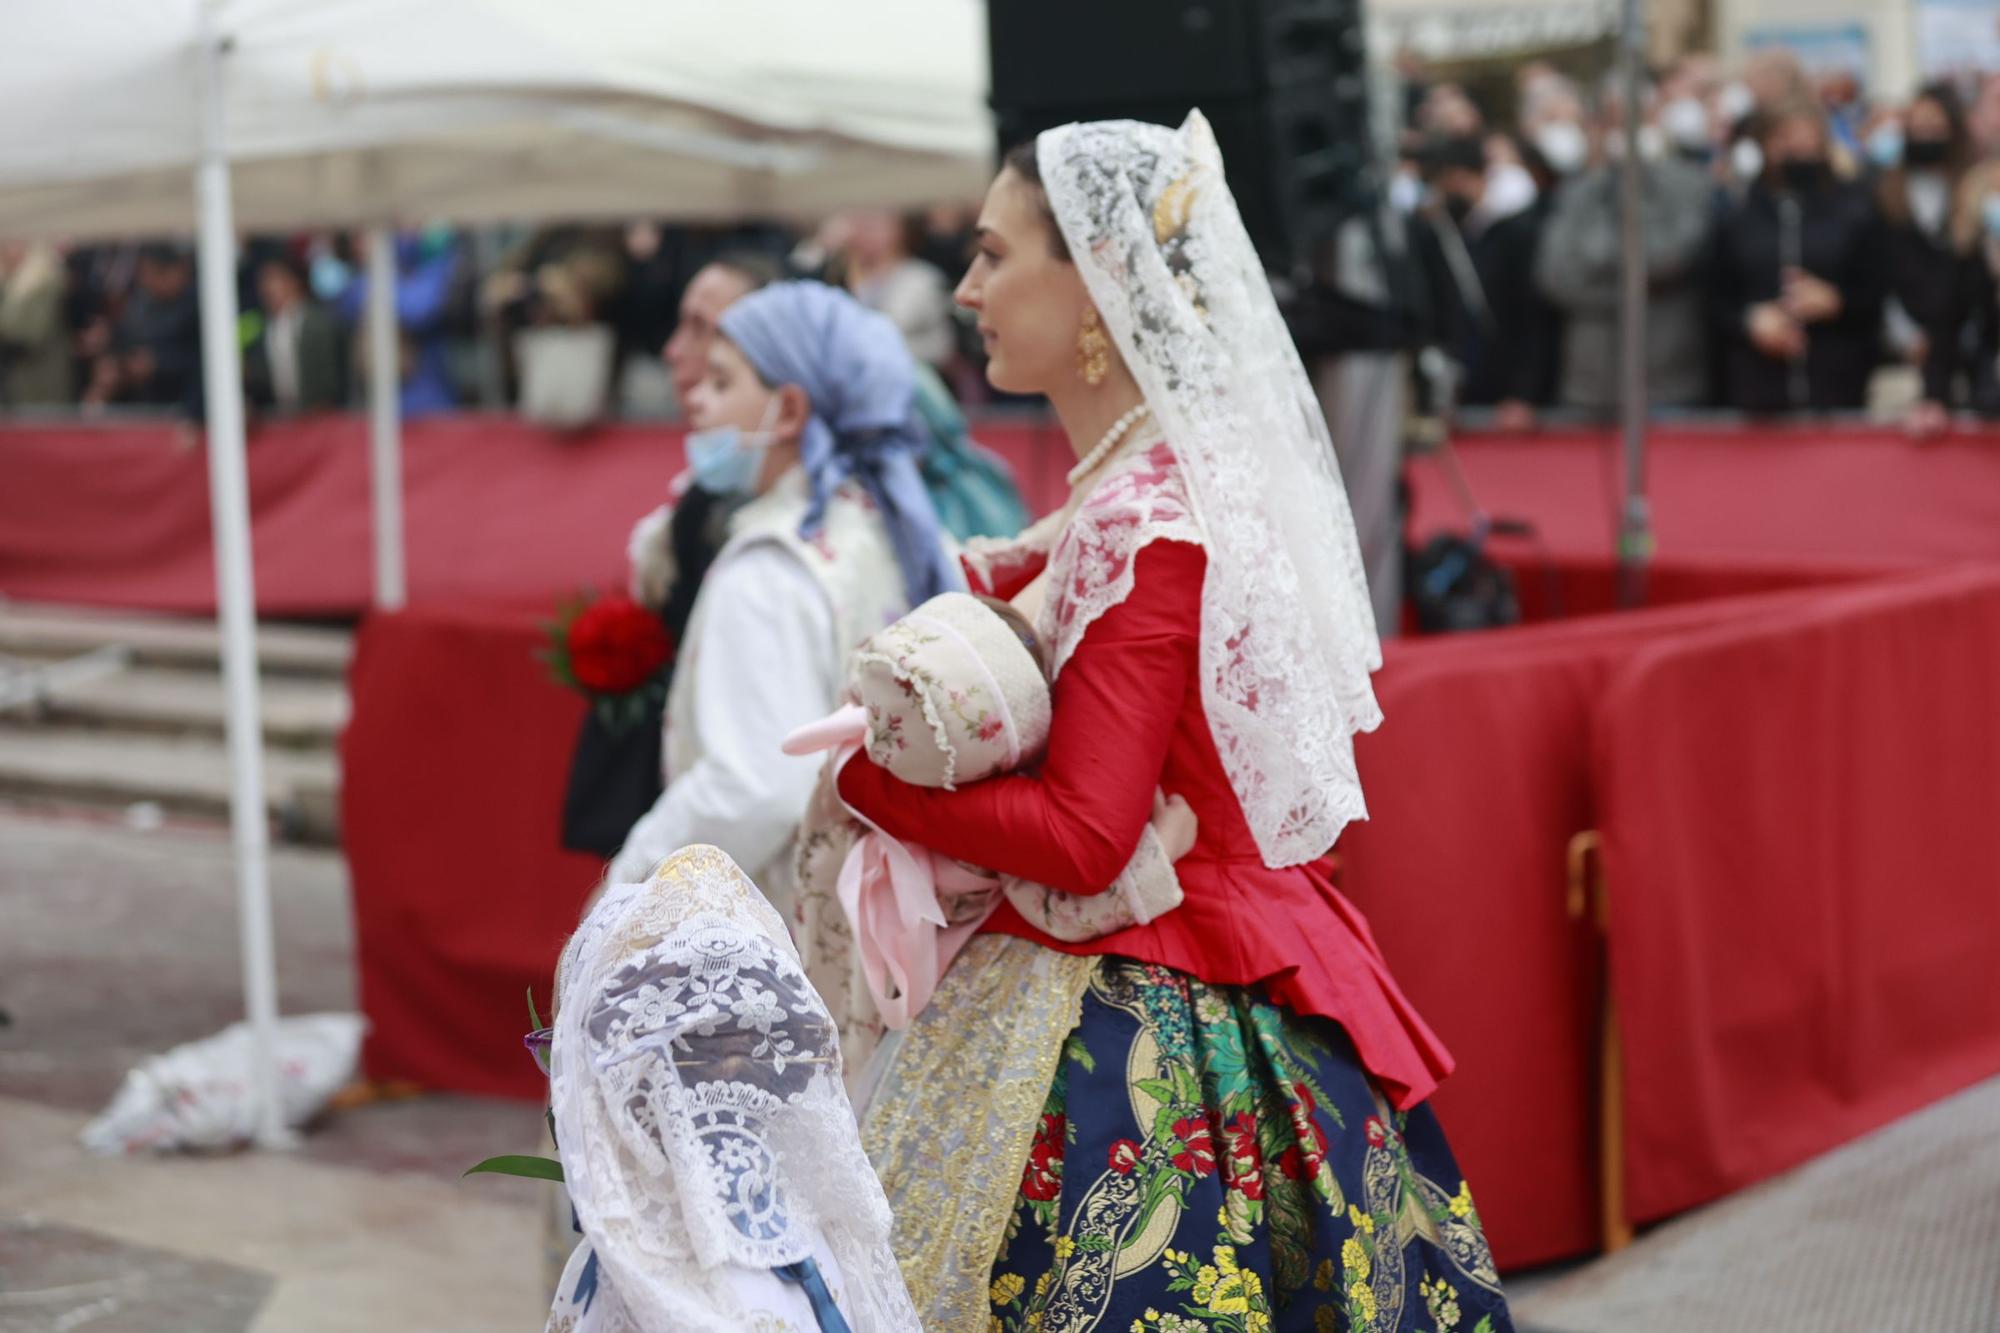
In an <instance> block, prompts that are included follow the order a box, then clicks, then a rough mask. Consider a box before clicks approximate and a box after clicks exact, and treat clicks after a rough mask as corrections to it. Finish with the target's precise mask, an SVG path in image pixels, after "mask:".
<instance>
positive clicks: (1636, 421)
mask: <svg viewBox="0 0 2000 1333" xmlns="http://www.w3.org/2000/svg"><path fill="white" fill-rule="evenodd" d="M1624 8H1625V15H1624V30H1623V32H1622V33H1621V34H1620V37H1621V41H1620V43H1619V64H1620V68H1619V75H1620V81H1621V82H1622V83H1623V85H1624V93H1625V160H1624V164H1623V167H1622V169H1621V170H1620V172H1619V180H1618V206H1619V217H1620V222H1621V232H1622V236H1621V241H1620V250H1621V259H1622V261H1623V263H1622V266H1621V267H1622V277H1623V279H1624V281H1623V283H1622V288H1623V290H1622V293H1621V296H1620V300H1619V305H1618V313H1619V343H1618V345H1619V352H1620V358H1621V364H1620V366H1619V392H1618V416H1619V424H1620V426H1621V433H1622V435H1623V437H1624V446H1625V486H1624V491H1625V495H1624V504H1623V506H1622V510H1621V512H1620V514H1619V519H1618V603H1619V605H1620V606H1628V607H1630V606H1639V605H1641V604H1643V603H1644V602H1645V600H1646V566H1647V564H1648V562H1650V560H1651V559H1652V555H1653V523H1652V507H1651V505H1650V504H1649V503H1648V501H1647V498H1646V232H1645V219H1644V218H1643V216H1642V215H1641V214H1642V203H1641V195H1642V188H1641V182H1640V172H1641V170H1642V166H1643V164H1642V163H1641V162H1640V161H1639V119H1640V116H1641V115H1642V114H1643V111H1644V108H1643V106H1642V105H1641V103H1642V101H1643V98H1644V91H1643V89H1642V87H1641V84H1642V83H1643V81H1644V61H1645V46H1646V15H1645V0H1624Z"/></svg>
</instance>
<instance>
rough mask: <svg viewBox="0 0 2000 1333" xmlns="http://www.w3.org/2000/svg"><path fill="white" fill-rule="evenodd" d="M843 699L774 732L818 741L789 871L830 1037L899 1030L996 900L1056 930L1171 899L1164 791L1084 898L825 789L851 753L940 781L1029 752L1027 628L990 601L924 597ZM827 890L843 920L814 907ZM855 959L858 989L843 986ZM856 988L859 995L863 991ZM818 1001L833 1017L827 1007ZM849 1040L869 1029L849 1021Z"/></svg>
mask: <svg viewBox="0 0 2000 1333" xmlns="http://www.w3.org/2000/svg"><path fill="white" fill-rule="evenodd" d="M848 697H849V698H850V699H851V700H852V701H853V702H851V703H849V704H848V706H846V707H845V708H843V709H841V710H840V711H839V712H837V713H835V714H834V715H833V716H831V717H829V718H827V719H825V720H824V721H821V722H816V723H814V724H812V725H811V726H808V727H803V728H801V729H800V730H799V731H797V732H795V733H794V734H793V735H792V736H791V737H790V738H788V739H787V741H786V742H785V749H786V751H787V752H788V753H792V754H808V753H813V752H815V751H821V750H830V751H832V756H831V758H830V760H829V762H828V763H827V766H826V769H825V771H824V773H823V774H822V776H821V781H820V787H819V790H818V792H817V793H816V794H815V796H814V799H813V802H812V805H811V807H810V808H809V810H808V812H807V815H806V819H805V823H804V825H803V826H802V828H801V830H800V837H799V842H798V847H799V851H798V867H797V868H798V879H799V901H800V904H801V915H802V917H815V916H816V917H817V918H818V919H816V920H805V921H802V924H803V925H804V926H805V927H806V929H805V930H804V931H803V932H802V934H804V935H805V936H806V939H805V943H806V952H807V955H808V966H809V971H812V972H814V973H815V974H816V975H815V976H814V984H815V985H819V986H820V987H821V991H822V994H823V995H824V994H825V992H826V990H827V988H828V986H829V985H831V986H832V987H833V988H834V989H836V990H843V989H844V990H845V991H846V992H847V993H848V995H847V998H848V1005H847V1008H848V1010H849V1018H848V1021H845V1022H843V1023H842V1029H843V1032H842V1036H843V1040H846V1039H847V1035H848V1031H849V1029H850V1028H857V1029H858V1028H866V1027H867V1026H869V1024H870V1023H871V1022H877V1023H879V1024H885V1025H886V1026H888V1027H890V1028H903V1027H906V1026H907V1025H908V1024H909V1021H910V1020H911V1019H912V1018H914V1017H915V1016H916V1015H917V1014H918V1013H919V1012H920V1011H921V1010H922V1009H923V1007H924V1005H925V1003H927V1002H928V1001H929V999H930V996H931V992H932V991H933V990H934V989H935V988H936V985H937V982H938V980H939V979H940V978H941V977H942V976H943V975H944V972H945V969H946V968H947V967H949V966H950V964H951V960H952V957H953V956H954V955H955V954H956V953H957V952H958V950H959V949H960V948H961V947H963V945H964V944H965V942H966V941H967V940H968V939H970V938H971V937H972V935H973V934H974V933H975V932H976V931H977V930H978V928H979V926H980V924H981V923H982V922H983V921H984V920H985V919H986V917H987V916H988V915H989V914H990V913H991V912H992V910H993V909H994V908H995V907H996V906H997V905H998V904H999V902H1000V900H1001V898H1002V897H1004V898H1005V899H1006V900H1007V901H1008V902H1009V903H1011V904H1012V905H1013V907H1014V909H1015V910H1016V911H1017V912H1019V913H1020V914H1021V916H1022V917H1023V918H1024V919H1025V920H1026V921H1027V922H1028V923H1029V924H1030V925H1032V926H1034V927H1036V928H1037V929H1039V930H1041V931H1043V932H1045V933H1047V934H1049V935H1051V936H1053V937H1055V938H1056V939H1059V940H1064V941H1069V942H1080V941H1084V940H1092V939H1096V938H1098V937H1100V936H1103V935H1108V934H1111V933H1113V932H1115V931H1119V930H1123V929H1125V928H1127V927H1129V926H1134V925H1142V924H1144V923H1146V922H1149V921H1151V920H1153V919H1154V918H1155V917H1157V916H1159V915H1160V914H1161V913H1163V912H1168V911H1171V910H1173V909H1174V908H1175V907H1178V906H1179V905H1180V902H1181V888H1180V882H1179V880H1178V879H1177V878H1176V876H1175V874H1174V866H1173V863H1174V861H1175V860H1176V859H1178V857H1179V856H1181V855H1184V854H1185V853H1186V852H1187V850H1188V845H1189V844H1191V843H1192V841H1193V838H1192V817H1191V816H1189V815H1188V814H1187V813H1186V811H1185V807H1184V806H1183V805H1181V804H1180V803H1179V802H1178V801H1175V802H1171V803H1169V802H1165V801H1156V806H1155V810H1156V813H1155V817H1154V821H1153V823H1152V824H1150V825H1148V827H1147V828H1146V829H1145V831H1144V833H1143V834H1142V836H1141V839H1140V844H1139V849H1138V851H1137V852H1136V853H1135V854H1134V856H1133V858H1132V861H1131V863H1130V864H1129V865H1128V866H1127V867H1126V869H1125V871H1124V873H1123V874H1122V875H1120V876H1119V878H1118V879H1117V881H1116V882H1115V883H1114V884H1113V885H1112V886H1111V887H1110V889H1108V890H1107V891H1106V892H1104V893H1102V894H1097V895H1093V896H1085V895H1079V894H1072V893H1063V892H1061V891H1058V890H1055V889H1049V888H1045V887H1043V886H1041V885H1037V884H1030V883H1027V882H1025V881H1022V880H1019V879H1015V878H1012V877H1010V876H1002V875H996V874H994V873H992V872H990V871H986V870H983V869H980V868H978V867H975V866H968V865H966V864H964V863H963V862H959V861H955V860H952V859H951V858H949V857H945V856H941V855H938V854H935V853H933V852H930V851H928V850H927V849H925V848H922V847H918V846H914V845H911V844H907V843H904V842H902V841H900V840H898V839H895V838H891V837H889V836H888V835H887V834H885V833H883V832H881V831H880V830H879V829H876V828H874V827H873V826H871V825H869V824H867V823H866V821H864V820H862V819H860V818H859V817H858V816H856V815H855V814H854V812H853V811H851V810H849V809H848V808H847V807H846V805H845V804H844V803H842V802H841V801H840V798H839V795H838V791H837V788H836V787H835V778H836V777H837V775H838V773H839V770H840V768H841V767H842V766H843V765H845V764H846V763H848V762H849V761H850V760H852V759H854V758H855V757H856V756H859V755H865V756H866V758H867V759H868V760H869V761H870V762H873V763H876V764H879V765H881V766H882V767H883V768H886V769H888V770H889V771H890V772H891V773H892V774H894V775H895V776H896V777H898V778H901V779H902V780H903V781H905V782H908V783H911V784H913V785H916V786H922V787H944V788H953V787H956V786H957V785H958V784H960V783H967V782H977V781H980V780H981V779H983V778H987V777H991V776H993V775H995V774H1000V773H1010V772H1014V771H1016V770H1019V769H1021V768H1024V767H1026V766H1027V765H1030V764H1032V763H1033V762H1034V761H1035V760H1036V759H1038V758H1039V757H1040V755H1041V752H1042V750H1043V749H1044V748H1045V747H1046V746H1047V744H1048V739H1049V723H1050V716H1051V712H1052V705H1051V698H1050V690H1049V682H1048V676H1047V672H1046V667H1045V662H1044V658H1043V655H1042V652H1041V649H1040V646H1039V645H1038V644H1037V642H1036V640H1035V636H1034V632H1033V630H1032V629H1030V627H1029V626H1028V624H1027V622H1026V620H1025V619H1023V618H1022V617H1021V615H1020V614H1019V613H1018V612H1016V611H1015V610H1014V609H1013V608H1012V607H1010V606H1008V605H1007V604H1006V603H1004V602H998V601H994V600H992V599H990V598H983V597H976V596H973V595H970V594H967V593H946V594H944V595H943V596H940V597H934V598H932V599H931V600H930V601H928V602H926V603H924V604H923V605H922V606H920V607H918V608H917V609H916V610H914V611H912V612H910V613H909V614H908V615H906V616H904V617H903V618H902V619H901V620H898V621H896V622H895V623H894V624H892V625H890V626H889V627H888V628H886V629H884V630H882V631H880V632H879V633H877V634H875V635H874V636H873V637H871V638H870V639H869V640H868V641H867V642H866V643H864V644H862V645H861V647H860V648H859V649H857V650H856V652H855V655H854V657H853V659H852V664H851V666H850V668H849V682H848ZM834 901H837V902H838V904H839V916H840V917H842V918H844V920H843V921H829V920H827V919H826V918H827V917H829V916H831V915H832V913H831V912H830V911H829V908H830V906H831V904H832V902H834ZM842 925H844V926H845V927H846V930H845V931H842V930H841V929H840V927H841V926H842ZM843 936H844V938H843ZM843 952H845V954H846V955H847V956H846V957H845V958H843V957H841V955H842V953H843ZM815 963H816V964H817V966H813V964H815ZM857 967H858V970H859V974H860V979H861V980H862V981H863V983H864V984H865V987H866V991H867V994H866V995H865V996H864V995H860V994H856V993H855V992H856V991H857V990H858V988H857V987H855V986H853V984H852V981H853V977H854V970H855V969H856V968H857ZM843 974H844V975H843ZM870 998H872V1000H873V1004H872V1005H866V1004H864V1003H863V1002H864V1001H865V1000H867V999H870ZM828 1002H829V1003H830V1004H832V1005H833V1007H834V1010H835V1013H836V1014H837V1015H838V1014H840V1012H841V1009H842V1006H841V1005H840V1004H839V1003H838V1002H837V1001H836V1000H835V999H834V998H833V997H828ZM868 1009H872V1010H873V1013H868V1012H866V1010H868ZM878 1016H879V1017H878ZM873 1035H874V1036H879V1027H878V1028H877V1030H876V1032H875V1033H874V1034H873ZM855 1037H856V1040H857V1041H868V1040H869V1034H867V1033H865V1032H860V1031H857V1032H856V1034H855ZM870 1044H872V1042H870ZM860 1063H861V1061H860V1060H858V1059H855V1060H852V1062H851V1064H852V1065H853V1066H858V1065H859V1064H860Z"/></svg>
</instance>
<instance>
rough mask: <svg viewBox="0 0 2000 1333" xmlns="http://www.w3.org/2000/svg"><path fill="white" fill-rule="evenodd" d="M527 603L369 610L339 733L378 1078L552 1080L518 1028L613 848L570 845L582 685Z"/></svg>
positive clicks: (465, 1082) (370, 1056)
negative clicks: (349, 714)
mask: <svg viewBox="0 0 2000 1333" xmlns="http://www.w3.org/2000/svg"><path fill="white" fill-rule="evenodd" d="M542 641H543V636H542V634H541V631H540V630H539V628H538V627H537V626H536V624H535V622H534V620H533V619H532V618H529V617H522V616H512V615H506V614H503V613H479V614H463V613H453V612H443V611H410V612H404V613H400V614H396V615H384V616H374V617H371V618H370V619H368V620H367V621H366V622H364V623H363V625H362V628H361V635H360V638H359V640H358V641H357V643H356V645H355V655H354V665H353V668H352V675H351V678H350V686H351V689H352V693H353V710H354V711H353V718H352V720H351V721H350V722H349V723H348V727H347V731H346V734H345V736H344V738H343V740H342V744H341V766H342V771H343V781H342V783H341V826H342V830H343V840H344V842H345V844H346V851H347V863H348V868H349V871H350V874H351V876H352V881H353V893H354V920H355V951H356V954H357V965H358V969H359V973H360V994H361V1009H362V1012H363V1013H364V1014H366V1015H367V1017H368V1020H369V1032H368V1039H367V1044H366V1046H365V1047H364V1050H363V1057H362V1058H363V1065H364V1068H365V1069H366V1071H367V1073H368V1074H369V1075H370V1076H371V1077H374V1078H384V1079H410V1080H414V1081H416V1082H418V1083H422V1084H424V1085H426V1086H428V1087H433V1088H450V1089H456V1090H459V1091H465V1092H479V1093H488V1094H492V1095H497V1096H508V1097H529V1098H539V1097H541V1096H543V1095H545V1093H546V1091H547V1084H546V1080H544V1079H543V1077H542V1075H541V1072H540V1070H538V1069H537V1068H536V1067H535V1064H534V1061H533V1059H532V1058H531V1057H530V1055H529V1054H528V1052H527V1051H526V1050H524V1049H523V1048H522V1046H521V1036H522V1034H523V1033H525V1032H526V1031H527V1030H528V1004H527V993H528V989H529V987H531V986H532V987H533V988H534V991H535V1001H536V1004H537V1005H538V1006H539V1007H540V1010H541V1013H542V1015H543V1017H544V1018H546V1017H547V1015H548V1012H549V1000H550V995H551V989H552V981H553V976H554V971H555V961H556V954H557V952H558V951H559V950H560V949H561V947H562V943H563V941H564V940H566V939H567V938H568V937H569V933H570V931H571V930H572V929H574V928H575V926H576V923H577V918H578V916H579V915H580V914H581V911H582V907H583V900H584V897H585V895H586V894H588V893H589V892H590V890H591V888H592V887H593V886H594V885H595V884H596V882H597V877H598V874H599V872H600V871H601V870H602V864H601V863H600V862H599V861H598V860H597V859H596V858H595V857H591V856H581V855H578V854H576V853H573V852H565V851H563V850H562V849H561V845H560V841H559V839H560V823H561V811H562V795H563V784H564V782H565V781H566V779H567V776H568V773H569V757H570V747H571V745H572V743H573V742H574V741H575V739H576V730H577V726H578V724H579V723H580V722H581V720H582V715H583V702H582V700H581V699H580V698H579V697H578V696H576V695H574V694H571V693H570V692H568V691H566V690H564V689H561V688H560V687H558V686H556V685H555V684H553V683H551V682H550V680H549V679H548V675H547V670H546V668H545V667H544V666H543V665H542V664H541V663H540V662H539V661H538V660H536V657H535V652H536V650H537V648H538V647H539V646H540V644H541V643H542Z"/></svg>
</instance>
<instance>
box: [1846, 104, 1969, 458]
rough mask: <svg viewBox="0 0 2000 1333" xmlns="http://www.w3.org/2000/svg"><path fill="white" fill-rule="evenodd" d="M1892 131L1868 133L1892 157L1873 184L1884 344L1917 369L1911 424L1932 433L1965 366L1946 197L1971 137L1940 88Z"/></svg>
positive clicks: (1964, 291) (1961, 171)
mask: <svg viewBox="0 0 2000 1333" xmlns="http://www.w3.org/2000/svg"><path fill="white" fill-rule="evenodd" d="M1882 128H1884V127H1878V128H1877V131H1876V135H1879V134H1880V133H1881V130H1882ZM1894 128H1896V129H1897V130H1898V131H1899V133H1898V134H1897V135H1896V136H1895V137H1896V139H1897V140H1899V142H1897V143H1895V144H1893V145H1890V144H1881V143H1878V142H1877V141H1876V135H1871V136H1870V147H1871V150H1876V151H1882V152H1883V153H1884V155H1885V156H1886V155H1887V153H1886V150H1887V149H1888V148H1889V147H1891V146H1893V147H1895V148H1896V149H1898V150H1899V151H1897V152H1896V153H1895V155H1894V156H1893V157H1892V158H1890V160H1889V161H1888V162H1887V163H1886V165H1885V169H1884V170H1883V171H1882V174H1881V176H1880V177H1879V178H1878V179H1877V181H1876V187H1875V198H1876V202H1877V204H1878V205H1879V207H1880V208H1881V210H1882V217H1883V219H1884V222H1885V224H1886V226H1887V228H1888V253H1887V260H1888V268H1889V306H1888V333H1889V345H1890V347H1891V349H1892V350H1893V351H1895V352H1896V353H1897V354H1898V355H1899V356H1901V357H1902V359H1903V360H1904V361H1905V362H1907V363H1908V364H1910V365H1912V366H1915V367H1918V368H1919V369H1920V370H1921V371H1922V374H1923V398H1922V401H1921V402H1919V403H1918V404H1917V406H1916V408H1915V409H1914V410H1913V413H1912V416H1911V420H1910V425H1911V428H1912V429H1913V430H1915V431H1917V432H1918V433H1920V434H1933V433H1935V432H1937V431H1939V430H1942V429H1943V428H1944V426H1945V424H1946V421H1947V418H1948V414H1949V409H1950V405H1951V403H1952V400H1953V397H1954V388H1955V384H1956V381H1957V379H1958V376H1959V372H1960V370H1961V369H1962V367H1963V362H1964V350H1965V349H1964V339H1963V338H1962V336H1961V335H1962V333H1963V331H1964V329H1965V325H1966V321H1967V320H1968V319H1969V318H1970V317H1971V314H1972V306H1971V298H1972V294H1973V289H1974V287H1975V285H1976V283H1975V280H1974V277H1973V275H1971V274H1969V273H1968V272H1967V267H1968V262H1969V261H1968V258H1967V256H1965V255H1964V254H1962V253H1961V252H1960V250H1959V248H1958V246H1956V245H1955V244H1954V243H1953V240H1952V236H1951V205H1952V199H1953V196H1954V194H1955V193H1956V191H1957V189H1958V185H1959V181H1960V180H1961V179H1962V178H1963V177H1964V175H1965V169H1966V166H1967V165H1968V159H1969V157H1970V139H1969V137H1968V136H1967V133H1966V128H1965V114H1964V111H1963V110H1962V108H1961V107H1960V105H1959V102H1958V96H1957V94H1956V93H1954V92H1953V91H1952V89H1951V88H1950V87H1949V86H1948V85H1944V84H1937V85H1933V86H1931V87H1928V88H1925V89H1923V90H1922V91H1920V92H1919V93H1918V94H1917V96H1916V98H1915V99H1914V100H1913V101H1912V102H1911V103H1910V108H1909V110H1908V112H1906V113H1905V115H1904V117H1903V123H1902V125H1901V126H1897V127H1894ZM1871 156H1873V151H1871Z"/></svg>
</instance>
